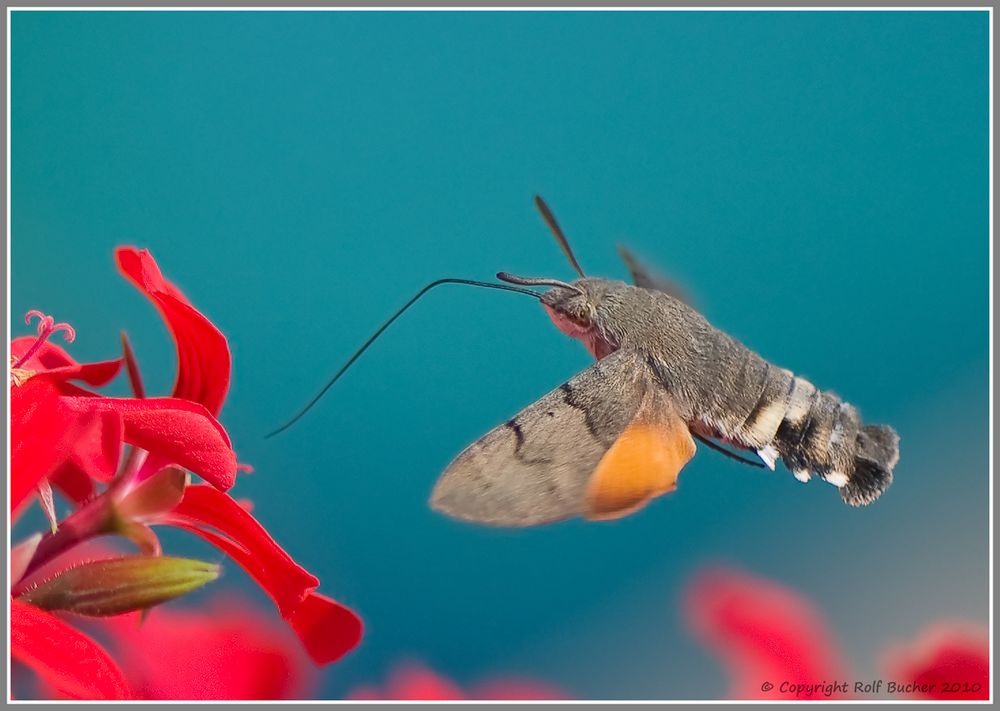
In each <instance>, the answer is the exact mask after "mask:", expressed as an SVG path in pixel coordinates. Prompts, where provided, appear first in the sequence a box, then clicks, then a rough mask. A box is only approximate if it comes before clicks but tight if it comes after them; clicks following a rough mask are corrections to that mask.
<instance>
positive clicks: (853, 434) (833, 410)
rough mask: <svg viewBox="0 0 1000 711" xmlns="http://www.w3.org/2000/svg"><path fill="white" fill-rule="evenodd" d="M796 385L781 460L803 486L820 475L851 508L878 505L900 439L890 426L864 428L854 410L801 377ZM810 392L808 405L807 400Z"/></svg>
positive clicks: (780, 441)
mask: <svg viewBox="0 0 1000 711" xmlns="http://www.w3.org/2000/svg"><path fill="white" fill-rule="evenodd" d="M796 381H800V382H796V384H795V387H794V388H793V397H792V402H791V403H790V405H789V407H788V410H787V411H786V415H785V418H784V419H783V420H782V422H781V425H780V426H779V427H778V430H777V432H776V433H775V438H774V442H773V446H774V448H775V449H776V451H777V453H778V454H779V455H780V456H781V459H782V461H784V463H785V465H786V466H787V467H788V468H789V469H790V470H791V471H792V473H793V474H794V475H795V478H796V479H798V480H799V481H803V482H805V481H808V480H809V478H810V476H811V475H812V474H816V475H817V476H819V477H820V478H821V479H824V480H825V481H827V482H829V483H831V484H833V485H834V486H836V487H837V488H838V489H840V496H841V498H842V499H843V500H844V501H845V502H847V503H848V504H850V505H852V506H864V505H867V504H870V503H871V502H873V501H875V500H876V499H877V498H878V497H879V496H881V495H882V493H883V492H884V491H885V490H886V489H887V488H889V485H890V484H891V483H892V470H893V467H895V466H896V462H897V461H898V460H899V436H898V435H897V434H896V432H895V430H893V429H892V428H891V427H887V426H884V425H868V426H865V425H862V423H861V418H860V416H859V414H858V411H857V409H856V408H855V407H854V406H853V405H851V404H850V403H846V402H844V401H842V400H841V399H840V398H839V397H837V396H836V395H835V394H833V393H830V392H823V391H819V390H816V389H815V388H814V387H813V386H811V385H810V384H808V382H807V381H804V380H802V379H801V378H796ZM810 390H811V391H812V394H811V395H809V398H808V404H807V405H803V403H802V396H804V395H805V393H807V392H809V391H810ZM796 392H797V393H798V395H797V396H796V395H795V393H796Z"/></svg>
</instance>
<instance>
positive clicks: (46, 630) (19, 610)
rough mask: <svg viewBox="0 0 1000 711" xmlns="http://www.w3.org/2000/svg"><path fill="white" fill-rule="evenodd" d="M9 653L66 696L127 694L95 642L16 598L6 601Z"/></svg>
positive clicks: (111, 663)
mask: <svg viewBox="0 0 1000 711" xmlns="http://www.w3.org/2000/svg"><path fill="white" fill-rule="evenodd" d="M10 654H11V657H12V658H13V659H16V660H17V661H19V662H21V663H22V664H25V665H26V666H28V667H30V668H31V669H32V670H33V671H34V672H35V673H36V674H38V676H39V677H40V678H41V679H42V680H43V681H44V682H45V683H46V684H47V685H48V686H50V687H52V688H53V689H55V690H56V691H58V692H59V693H60V694H62V695H64V696H67V697H69V698H73V699H127V698H129V697H130V693H129V688H128V683H127V682H126V681H125V677H124V675H123V674H122V672H121V670H120V669H119V668H118V667H117V665H116V664H115V663H114V661H113V660H112V659H111V657H109V656H108V653H107V652H105V651H104V650H103V649H102V648H101V646H100V645H99V644H97V643H96V642H95V641H94V640H92V639H90V637H87V636H86V635H84V634H83V633H81V632H78V631H77V630H75V629H73V628H72V627H70V626H69V625H67V624H66V623H65V622H63V621H62V620H59V619H58V618H56V617H55V616H53V615H51V614H49V613H48V612H43V611H42V610H39V609H38V608H36V607H32V606H31V605H26V604H24V603H22V602H19V601H17V600H12V601H11V603H10Z"/></svg>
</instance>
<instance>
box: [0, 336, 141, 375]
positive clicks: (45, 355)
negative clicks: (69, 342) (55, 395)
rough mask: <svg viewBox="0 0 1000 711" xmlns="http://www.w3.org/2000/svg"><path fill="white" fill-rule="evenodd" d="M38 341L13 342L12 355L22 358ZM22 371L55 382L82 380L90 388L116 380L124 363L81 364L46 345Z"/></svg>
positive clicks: (118, 361) (23, 338)
mask: <svg viewBox="0 0 1000 711" xmlns="http://www.w3.org/2000/svg"><path fill="white" fill-rule="evenodd" d="M36 340H38V339H37V338H36V337H35V336H22V337H21V338H15V339H14V340H13V341H11V342H10V354H11V355H12V356H14V357H15V358H20V357H21V356H22V355H24V354H25V353H27V351H28V349H29V348H30V347H31V346H32V345H33V344H34V343H35V341H36ZM21 367H22V368H25V369H27V370H34V371H36V372H38V373H44V374H45V377H47V378H50V379H52V380H56V381H61V380H82V381H83V382H85V383H87V384H88V385H104V384H105V383H107V382H108V381H110V380H111V379H112V378H114V377H115V376H116V375H117V374H118V371H119V370H120V369H121V367H122V359H121V358H116V359H114V360H102V361H98V362H96V363H77V362H76V361H75V360H73V358H72V357H71V356H70V354H69V353H67V352H66V351H65V350H63V349H62V348H60V347H59V346H57V345H56V344H55V343H52V342H51V341H46V342H45V343H43V344H42V345H41V347H40V348H39V349H38V350H37V351H36V352H35V354H34V355H33V356H31V358H29V359H28V361H27V362H26V363H24V364H23V365H22V366H21Z"/></svg>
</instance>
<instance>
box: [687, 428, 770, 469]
mask: <svg viewBox="0 0 1000 711" xmlns="http://www.w3.org/2000/svg"><path fill="white" fill-rule="evenodd" d="M692 434H694V433H693V432H692ZM694 436H695V438H697V440H698V441H699V442H701V443H702V444H704V445H705V446H707V447H709V448H710V449H714V450H715V451H716V452H719V453H720V454H725V455H726V456H727V457H729V458H730V459H735V460H736V461H737V462H741V463H742V464H747V465H749V466H751V467H759V468H761V469H763V468H764V465H763V464H761V463H760V462H757V461H754V460H753V459H746V458H744V457H741V456H740V455H738V454H737V453H736V452H730V451H729V450H728V449H726V448H725V447H723V446H721V445H719V444H716V443H715V442H713V441H712V440H710V439H708V438H707V437H702V436H701V435H700V434H695V435H694Z"/></svg>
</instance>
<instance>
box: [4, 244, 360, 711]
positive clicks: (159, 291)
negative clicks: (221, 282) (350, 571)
mask: <svg viewBox="0 0 1000 711" xmlns="http://www.w3.org/2000/svg"><path fill="white" fill-rule="evenodd" d="M116 256H117V260H118V264H119V268H120V269H121V271H122V273H123V274H124V275H125V276H126V277H128V278H129V279H130V280H131V281H133V282H134V283H135V284H136V285H137V286H138V287H139V288H140V290H141V291H142V292H143V293H144V294H145V295H146V296H147V297H148V298H150V300H151V301H153V303H154V304H155V305H156V307H157V309H158V310H159V311H160V313H161V314H162V315H163V317H164V319H165V320H166V322H167V325H168V327H169V328H170V332H171V335H172V338H173V340H174V343H175V347H176V350H177V354H178V369H177V377H176V381H175V385H174V388H173V393H172V395H171V396H170V397H146V396H145V392H144V388H143V386H142V378H141V375H140V372H139V367H138V363H137V362H136V360H135V357H134V355H133V354H132V352H131V348H130V347H129V346H128V342H127V339H125V338H124V337H123V347H124V350H125V356H124V362H125V363H126V365H127V367H128V374H129V380H130V382H131V383H132V387H133V391H134V392H135V397H132V398H121V397H107V396H103V395H101V394H100V393H98V392H94V391H91V390H87V389H85V388H83V387H82V386H81V385H77V384H74V383H72V382H70V381H73V380H75V381H78V382H81V383H84V384H86V385H89V386H100V385H103V384H105V383H106V382H108V381H109V380H110V379H111V378H113V377H114V376H115V375H116V374H117V372H118V371H119V370H120V367H121V364H122V361H123V359H114V360H108V361H101V362H98V363H88V364H80V363H77V362H76V361H74V360H73V359H72V357H71V356H70V355H69V354H68V353H67V352H65V351H64V350H63V349H62V348H60V347H58V346H56V345H55V344H53V343H51V342H49V341H48V338H49V336H51V335H52V334H53V333H56V332H58V331H66V332H67V334H68V335H69V336H70V338H69V339H68V340H72V339H71V337H72V335H73V332H72V328H70V327H69V326H67V325H66V324H56V323H54V320H53V319H52V318H51V317H48V316H44V315H42V314H40V313H38V312H31V313H29V315H28V318H29V319H31V318H33V317H37V318H39V319H40V323H39V327H38V335H37V336H35V337H25V338H19V339H16V340H15V341H14V342H12V344H11V352H12V358H11V370H10V388H11V443H12V452H11V457H12V459H11V493H12V497H11V510H12V512H19V511H20V510H21V508H23V504H24V503H25V502H26V501H27V500H28V499H29V497H30V496H31V494H32V492H35V491H37V492H38V493H39V499H40V501H41V502H42V503H43V507H44V508H45V509H46V510H47V513H48V514H49V516H50V518H52V523H53V531H52V532H50V533H47V534H45V535H41V534H36V535H34V536H32V537H30V538H28V539H27V540H25V541H23V542H22V543H21V544H19V545H18V546H16V547H15V548H14V549H13V550H12V551H11V573H12V578H11V594H12V596H13V597H14V598H15V601H14V602H15V609H14V612H13V614H12V624H14V626H15V630H16V634H14V635H13V636H12V639H11V641H12V656H13V657H14V658H17V659H19V660H21V661H23V662H24V663H25V664H26V665H27V666H29V667H30V668H32V669H33V670H35V671H36V673H38V675H39V676H40V677H41V678H42V679H43V680H44V681H45V682H46V684H47V686H48V687H49V688H51V689H53V690H54V691H55V692H57V693H59V694H62V695H65V696H70V697H76V698H125V697H127V696H128V695H129V694H130V693H131V691H130V690H129V689H128V687H127V685H125V684H124V683H123V682H122V679H123V676H122V673H121V671H120V670H119V669H117V668H116V667H115V665H114V662H112V661H111V659H110V657H108V655H107V653H106V652H104V651H103V649H101V647H100V645H98V644H97V643H96V642H94V641H93V640H91V639H89V638H88V637H86V636H85V635H83V633H81V632H79V631H77V630H74V629H73V628H72V627H69V626H68V625H66V624H65V623H64V622H62V621H60V620H59V619H57V618H56V617H54V616H53V615H52V614H50V613H49V612H45V611H43V610H41V609H38V606H40V607H42V608H44V609H46V610H52V609H59V610H68V611H71V612H73V611H75V612H79V613H84V614H102V615H103V614H117V613H118V612H120V611H123V610H138V609H143V608H145V607H146V606H147V605H150V604H157V603H158V602H162V601H165V600H167V599H170V598H171V597H176V596H177V595H180V594H183V593H184V592H185V591H187V590H191V589H194V588H195V587H198V586H200V585H202V584H204V583H205V582H207V581H208V580H210V579H213V578H214V577H215V576H216V575H217V574H218V573H217V567H216V566H211V565H206V564H201V563H200V562H198V561H187V560H184V559H175V558H166V557H165V558H154V559H151V558H149V557H148V556H159V555H160V553H161V549H160V543H159V540H158V538H157V536H156V535H155V533H154V532H153V529H152V527H153V526H159V525H172V526H177V527H180V528H184V529H186V530H189V531H192V532H194V533H196V534H197V535H199V536H201V537H202V538H204V539H206V540H207V541H209V542H210V543H212V544H213V545H215V546H216V547H218V548H219V549H220V550H222V551H223V552H225V553H226V554H228V555H229V556H230V557H232V558H233V559H234V560H235V561H236V562H238V563H239V564H240V565H241V566H242V567H243V568H244V569H245V570H246V571H247V572H248V573H249V574H250V575H251V576H252V577H253V578H254V579H255V580H256V581H257V582H258V583H259V584H260V585H261V587H263V588H264V589H265V590H266V591H267V592H268V594H269V595H270V596H271V597H272V599H273V600H274V601H275V604H276V605H277V607H278V609H279V611H280V613H281V615H282V617H284V618H285V620H286V621H287V622H288V624H289V625H290V627H291V629H292V630H293V631H294V632H295V634H296V635H298V637H299V638H300V640H301V643H302V645H303V647H304V648H305V650H306V651H307V652H308V654H309V655H310V656H311V657H312V659H313V660H314V661H315V662H316V663H317V664H327V663H330V662H332V661H335V660H336V659H339V658H340V657H341V656H343V655H344V654H346V653H347V652H348V651H350V650H351V649H353V648H354V647H355V646H356V645H357V644H358V642H359V641H360V638H361V634H362V626H361V621H360V619H359V618H358V617H357V616H356V615H355V614H354V613H353V612H352V611H351V610H349V609H348V608H346V607H344V606H343V605H340V604H339V603H337V602H335V601H333V600H331V599H330V598H328V597H325V596H323V595H320V594H318V593H317V592H316V591H315V589H316V587H317V586H318V584H319V581H318V580H317V579H316V578H315V577H314V576H312V575H311V574H309V573H308V572H307V571H306V570H304V569H303V568H301V567H300V566H299V565H298V564H296V563H295V561H294V560H293V559H292V558H291V557H289V556H288V554H287V553H285V551H284V550H282V549H281V547H280V546H278V544H277V543H276V542H275V541H274V539H273V538H271V536H270V535H269V534H268V532H267V531H266V530H265V529H264V527H263V526H261V525H260V524H259V523H258V522H257V521H256V519H254V517H253V516H251V515H250V514H249V513H248V512H247V510H246V509H245V508H243V507H242V506H241V505H240V504H238V503H237V502H236V501H235V500H234V499H232V498H231V497H230V496H229V495H228V494H226V493H224V492H225V490H226V489H228V488H229V487H230V486H232V485H233V483H234V481H235V478H236V471H237V469H238V468H246V467H238V466H237V463H236V455H235V453H234V452H233V449H232V445H231V443H230V440H229V436H228V434H227V433H226V431H225V429H224V428H223V427H222V425H221V424H220V423H219V422H218V421H217V420H216V416H217V415H218V413H219V412H220V410H221V408H222V405H223V401H224V399H225V395H226V393H227V391H228V389H229V381H230V369H231V359H230V355H229V348H228V345H227V343H226V339H225V337H224V336H223V335H222V334H221V332H219V330H218V329H217V328H215V326H214V325H213V324H212V323H211V322H210V321H209V320H208V319H207V318H206V317H205V316H204V315H202V314H201V313H200V312H199V311H198V310H197V309H195V308H194V306H192V305H191V303H190V302H189V301H188V300H187V299H185V298H184V296H183V295H182V294H181V293H180V291H179V290H178V289H177V288H176V287H175V286H173V285H172V284H171V283H170V282H168V281H167V280H166V279H164V277H163V275H162V274H161V272H160V270H159V268H158V267H157V265H156V262H155V261H154V260H153V258H152V256H151V255H150V254H149V253H148V252H146V251H144V250H143V251H140V250H136V249H133V248H122V249H119V250H118V251H117V253H116ZM126 444H127V445H130V446H129V447H128V448H126V449H125V450H124V451H125V454H124V455H123V447H124V446H125V445H126ZM185 469H186V470H189V471H191V472H193V473H195V474H197V475H199V476H201V477H202V478H203V479H204V480H205V481H206V482H207V484H204V485H190V484H189V481H188V478H187V474H186V473H185V471H184V470H185ZM50 483H51V484H52V485H54V486H55V487H56V488H57V489H58V490H59V491H61V492H62V493H63V494H64V495H65V496H66V497H67V499H68V500H69V501H70V503H71V504H73V505H75V506H76V510H75V511H74V512H73V513H72V514H70V516H68V517H67V518H66V519H65V520H63V521H61V522H58V527H56V525H55V524H56V522H55V520H54V506H53V505H52V503H51V501H52V492H51V488H50ZM99 487H102V488H101V489H100V490H99ZM106 534H118V535H121V536H124V537H125V538H127V539H129V540H131V541H132V542H133V543H135V544H136V545H137V546H138V547H139V549H140V550H141V551H142V553H143V554H144V556H138V557H130V558H129V557H127V558H126V559H123V560H120V561H109V560H107V559H106V556H99V557H98V559H97V560H93V559H85V560H80V559H79V556H77V559H75V560H74V551H78V550H82V548H81V545H83V544H87V543H88V542H89V541H91V540H93V539H94V538H95V537H97V536H101V535H106ZM156 561H158V562H157V563H156V564H155V565H153V564H152V563H154V562H156ZM154 571H155V572H154ZM106 576H112V577H114V576H117V577H116V578H115V579H114V580H112V579H111V578H108V577H106ZM80 585H84V586H88V587H87V588H86V589H85V590H80V589H78V588H77V587H76V586H80ZM28 600H30V601H31V603H32V604H27V602H26V601H28ZM154 629H155V628H154ZM187 629H189V630H191V629H193V628H191V627H188V628H187ZM133 636H134V635H133ZM60 640H62V641H61V642H60ZM137 643H138V641H137ZM60 644H67V645H72V646H73V648H74V649H75V650H76V651H75V653H73V654H61V653H57V652H56V651H55V650H56V648H58V647H59V646H60ZM126 656H127V655H126ZM88 679H90V680H91V682H92V683H88V682H87V680H88ZM202 681H203V680H202ZM178 683H182V681H181V680H178ZM178 688H179V687H178ZM164 693H168V694H169V693H170V692H164ZM192 693H193V692H192ZM206 693H208V692H207V691H206ZM220 693H221V692H220ZM247 693H250V692H247Z"/></svg>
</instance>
